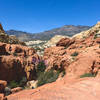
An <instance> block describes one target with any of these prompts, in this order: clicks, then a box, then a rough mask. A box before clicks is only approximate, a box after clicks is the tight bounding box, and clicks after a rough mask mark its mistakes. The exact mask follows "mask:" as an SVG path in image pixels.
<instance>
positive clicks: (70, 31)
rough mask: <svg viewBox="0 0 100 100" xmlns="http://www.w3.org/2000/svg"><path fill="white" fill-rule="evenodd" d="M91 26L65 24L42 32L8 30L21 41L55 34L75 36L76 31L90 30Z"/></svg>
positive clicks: (47, 37)
mask: <svg viewBox="0 0 100 100" xmlns="http://www.w3.org/2000/svg"><path fill="white" fill-rule="evenodd" d="M89 28H90V27H89V26H81V25H78V26H74V25H65V26H63V27H60V28H55V29H52V30H48V31H44V32H40V33H34V34H32V33H26V32H22V31H16V30H9V31H6V33H7V34H8V35H15V36H16V37H17V38H18V39H19V40H21V41H32V40H50V39H51V38H52V37H53V36H55V35H65V36H73V35H75V34H76V33H80V32H81V31H84V30H88V29H89Z"/></svg>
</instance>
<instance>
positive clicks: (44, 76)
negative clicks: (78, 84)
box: [37, 69, 60, 86]
mask: <svg viewBox="0 0 100 100" xmlns="http://www.w3.org/2000/svg"><path fill="white" fill-rule="evenodd" d="M59 74H60V73H59V71H57V72H54V70H53V69H51V70H49V71H47V72H41V74H40V76H39V77H38V83H37V86H41V85H44V84H46V83H51V82H54V81H56V80H57V78H58V76H59Z"/></svg>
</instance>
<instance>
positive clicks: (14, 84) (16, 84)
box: [8, 80, 19, 88]
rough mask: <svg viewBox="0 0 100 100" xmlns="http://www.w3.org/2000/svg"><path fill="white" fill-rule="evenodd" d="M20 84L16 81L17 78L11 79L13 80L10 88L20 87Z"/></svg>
mask: <svg viewBox="0 0 100 100" xmlns="http://www.w3.org/2000/svg"><path fill="white" fill-rule="evenodd" d="M18 86H19V84H18V82H16V81H15V80H13V81H11V82H10V83H9V84H8V87H10V88H16V87H18Z"/></svg>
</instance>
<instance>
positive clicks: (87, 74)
mask: <svg viewBox="0 0 100 100" xmlns="http://www.w3.org/2000/svg"><path fill="white" fill-rule="evenodd" d="M96 75H97V74H92V73H85V74H83V75H81V76H80V78H84V77H95V76H96Z"/></svg>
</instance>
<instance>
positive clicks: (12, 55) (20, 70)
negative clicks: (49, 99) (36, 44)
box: [0, 43, 39, 81]
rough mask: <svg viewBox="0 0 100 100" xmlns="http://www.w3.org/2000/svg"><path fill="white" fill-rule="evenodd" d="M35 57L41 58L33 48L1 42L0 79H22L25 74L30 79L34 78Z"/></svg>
mask: <svg viewBox="0 0 100 100" xmlns="http://www.w3.org/2000/svg"><path fill="white" fill-rule="evenodd" d="M33 57H35V58H36V59H37V60H38V59H39V56H38V55H37V54H36V52H35V50H34V49H33V48H28V47H26V46H21V45H10V44H6V43H0V79H2V80H6V81H11V80H15V79H16V80H20V79H21V78H22V77H24V76H26V77H27V79H28V80H31V79H34V78H35V77H36V76H35V74H36V73H35V66H34V64H32V58H33ZM27 69H28V70H27Z"/></svg>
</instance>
